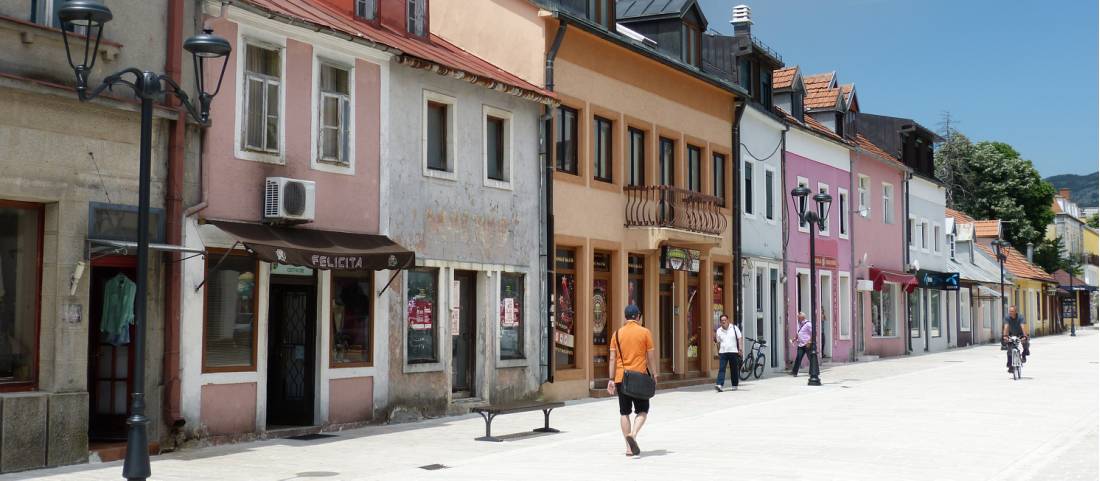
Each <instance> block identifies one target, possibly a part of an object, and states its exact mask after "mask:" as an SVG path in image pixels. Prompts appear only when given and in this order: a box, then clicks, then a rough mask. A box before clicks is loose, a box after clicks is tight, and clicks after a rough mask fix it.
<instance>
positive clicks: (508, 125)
mask: <svg viewBox="0 0 1100 481" xmlns="http://www.w3.org/2000/svg"><path fill="white" fill-rule="evenodd" d="M482 116H483V117H484V121H485V138H484V139H483V142H484V149H483V152H484V153H485V155H484V158H485V181H486V183H487V185H492V186H496V187H506V186H507V185H508V183H509V182H511V179H512V113H511V112H508V111H506V110H501V109H497V108H494V107H490V106H488V105H486V106H483V107H482Z"/></svg>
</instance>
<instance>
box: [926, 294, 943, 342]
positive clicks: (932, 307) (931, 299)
mask: <svg viewBox="0 0 1100 481" xmlns="http://www.w3.org/2000/svg"><path fill="white" fill-rule="evenodd" d="M940 306H941V303H940V291H939V290H938V289H930V290H929V291H928V330H929V331H931V335H932V337H940V318H941V316H942V313H941V312H940Z"/></svg>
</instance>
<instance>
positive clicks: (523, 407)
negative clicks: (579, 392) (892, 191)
mask: <svg viewBox="0 0 1100 481" xmlns="http://www.w3.org/2000/svg"><path fill="white" fill-rule="evenodd" d="M563 406H565V403H563V402H560V401H518V402H514V403H507V404H497V405H490V406H485V407H478V408H473V409H470V411H473V412H475V413H478V414H480V415H481V418H482V419H484V420H485V435H484V436H482V437H480V438H476V440H477V441H492V442H496V443H499V442H501V441H504V440H503V439H500V438H496V437H493V433H492V428H493V418H495V417H497V416H499V415H501V414H512V413H523V412H527V411H542V415H543V420H544V424H543V427H541V428H538V429H534V430H533V431H534V432H537V433H556V432H558V430H557V429H554V428H552V427H550V411H553V410H554V409H555V408H560V407H563Z"/></svg>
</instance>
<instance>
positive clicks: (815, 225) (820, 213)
mask: <svg viewBox="0 0 1100 481" xmlns="http://www.w3.org/2000/svg"><path fill="white" fill-rule="evenodd" d="M810 193H811V191H810V189H809V188H808V187H806V186H803V185H800V186H798V187H795V188H794V189H792V190H791V199H792V200H794V202H795V206H796V208H797V209H798V219H799V221H800V222H804V223H807V224H809V225H810V332H812V333H813V338H812V339H811V340H810V380H809V381H808V382H807V383H806V384H807V385H810V386H820V385H821V377H820V374H821V373H820V371H819V368H818V362H817V344H818V342H817V340H818V338H819V335H818V329H817V255H816V253H815V244H816V243H817V232H816V231H824V230H825V223H826V222H827V221H828V219H829V206H830V205H831V204H832V202H833V197H832V196H830V195H829V194H826V193H824V192H819V193H817V194H816V195H814V196H813V200H814V202H816V203H817V211H816V212H815V211H814V210H812V209H810V208H809V205H808V204H809V196H810Z"/></svg>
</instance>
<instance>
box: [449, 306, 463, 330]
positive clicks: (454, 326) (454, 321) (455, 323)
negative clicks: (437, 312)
mask: <svg viewBox="0 0 1100 481" xmlns="http://www.w3.org/2000/svg"><path fill="white" fill-rule="evenodd" d="M459 312H460V311H459V309H458V308H457V307H452V308H451V335H452V336H458V335H460V334H462V322H461V318H460V317H459Z"/></svg>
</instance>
